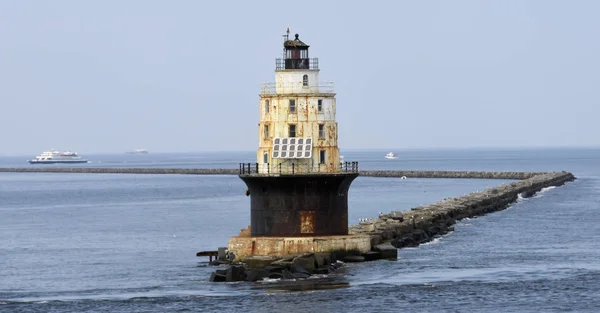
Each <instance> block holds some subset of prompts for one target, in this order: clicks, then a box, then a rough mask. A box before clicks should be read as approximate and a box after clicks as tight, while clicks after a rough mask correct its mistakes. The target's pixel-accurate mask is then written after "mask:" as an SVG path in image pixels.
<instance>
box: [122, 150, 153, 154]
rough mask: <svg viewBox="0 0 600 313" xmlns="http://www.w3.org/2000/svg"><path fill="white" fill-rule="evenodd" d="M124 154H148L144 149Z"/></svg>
mask: <svg viewBox="0 0 600 313" xmlns="http://www.w3.org/2000/svg"><path fill="white" fill-rule="evenodd" d="M125 153H127V154H148V150H146V149H135V150H133V151H127V152H125Z"/></svg>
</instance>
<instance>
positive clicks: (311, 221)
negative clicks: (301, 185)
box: [300, 211, 315, 234]
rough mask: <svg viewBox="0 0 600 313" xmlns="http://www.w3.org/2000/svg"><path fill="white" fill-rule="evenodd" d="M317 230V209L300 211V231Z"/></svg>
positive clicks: (308, 232)
mask: <svg viewBox="0 0 600 313" xmlns="http://www.w3.org/2000/svg"><path fill="white" fill-rule="evenodd" d="M314 232H315V211H301V212H300V233H302V234H312V233H314Z"/></svg>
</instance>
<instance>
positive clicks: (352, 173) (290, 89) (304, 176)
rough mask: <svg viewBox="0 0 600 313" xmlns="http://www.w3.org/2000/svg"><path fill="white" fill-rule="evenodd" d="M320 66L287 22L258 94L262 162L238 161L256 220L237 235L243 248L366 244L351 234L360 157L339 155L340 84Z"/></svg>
mask: <svg viewBox="0 0 600 313" xmlns="http://www.w3.org/2000/svg"><path fill="white" fill-rule="evenodd" d="M319 71H320V69H319V61H318V59H317V58H312V57H310V56H309V45H308V44H306V43H305V42H304V41H302V40H301V39H300V36H299V35H298V34H295V35H294V37H293V38H290V34H289V29H288V31H287V32H286V34H285V35H284V40H283V55H282V57H281V58H277V59H276V62H275V82H274V83H264V84H263V85H262V87H261V90H260V94H259V99H260V100H259V123H258V149H257V154H256V162H251V163H240V167H239V170H240V172H239V177H240V178H241V179H242V180H243V181H244V183H245V184H246V186H247V187H248V191H247V195H249V197H250V227H249V229H247V230H245V231H242V232H241V233H240V236H237V237H232V238H231V239H230V242H229V249H230V250H233V251H235V253H236V254H237V255H238V256H239V255H243V256H248V255H286V254H291V253H299V252H315V251H317V250H320V251H326V250H332V249H346V248H356V249H358V250H364V249H365V248H364V247H362V246H360V245H364V244H365V243H360V244H358V246H360V247H356V243H355V242H351V241H353V240H354V239H353V238H351V237H352V236H348V190H349V188H350V185H351V183H352V181H353V180H354V179H355V178H356V177H357V176H358V162H341V161H340V153H339V147H338V136H339V133H338V124H337V121H336V98H335V95H336V94H335V92H334V85H333V82H321V81H320V80H319ZM366 245H368V243H367V244H366Z"/></svg>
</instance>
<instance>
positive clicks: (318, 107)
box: [317, 99, 323, 112]
mask: <svg viewBox="0 0 600 313" xmlns="http://www.w3.org/2000/svg"><path fill="white" fill-rule="evenodd" d="M317 111H319V112H323V99H319V100H317Z"/></svg>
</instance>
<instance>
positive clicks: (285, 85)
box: [260, 81, 335, 95]
mask: <svg viewBox="0 0 600 313" xmlns="http://www.w3.org/2000/svg"><path fill="white" fill-rule="evenodd" d="M334 90H335V89H334V84H333V82H332V81H331V82H320V83H317V84H313V85H306V86H305V85H303V84H302V82H298V83H291V82H281V83H263V84H262V87H261V90H260V94H261V95H277V94H304V93H333V92H334Z"/></svg>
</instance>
